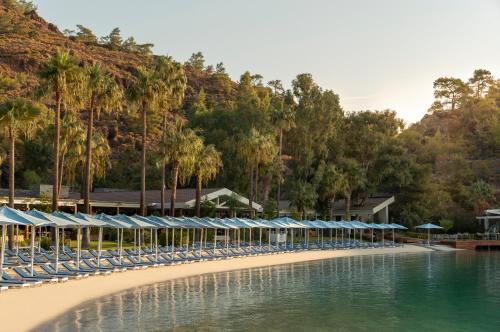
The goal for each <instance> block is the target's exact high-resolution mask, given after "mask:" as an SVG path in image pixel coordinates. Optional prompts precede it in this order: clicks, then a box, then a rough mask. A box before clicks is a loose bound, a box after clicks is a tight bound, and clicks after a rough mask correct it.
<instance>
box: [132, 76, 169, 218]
mask: <svg viewBox="0 0 500 332" xmlns="http://www.w3.org/2000/svg"><path fill="white" fill-rule="evenodd" d="M160 91H161V86H160V82H159V80H158V77H157V75H156V73H155V71H154V70H153V69H149V68H145V67H139V68H137V72H136V73H135V80H134V81H133V82H132V83H131V84H130V86H129V87H128V91H127V92H128V98H129V100H130V101H131V102H132V103H134V104H136V105H138V107H139V109H140V112H141V124H142V141H141V142H142V148H141V172H140V173H141V194H140V210H141V214H142V215H143V216H145V215H146V212H147V211H146V208H147V207H146V150H147V116H148V113H157V112H158V111H159V108H158V99H159V97H158V96H159V94H160Z"/></svg>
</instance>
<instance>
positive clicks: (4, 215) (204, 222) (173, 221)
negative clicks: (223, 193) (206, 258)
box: [0, 206, 407, 271]
mask: <svg viewBox="0 0 500 332" xmlns="http://www.w3.org/2000/svg"><path fill="white" fill-rule="evenodd" d="M0 225H2V242H1V248H2V254H1V256H0V271H1V270H2V268H3V263H4V251H5V238H6V226H8V225H18V226H19V225H21V226H26V227H31V228H32V231H31V260H32V261H31V269H32V270H33V265H34V261H33V260H34V256H35V234H36V227H54V228H55V229H56V232H55V243H57V244H59V232H60V230H61V229H62V230H63V232H62V236H64V229H76V231H77V256H78V258H77V265H78V264H79V257H80V251H81V243H80V237H81V236H80V234H81V230H82V229H83V228H86V227H96V228H98V230H99V234H98V248H97V249H98V250H97V251H98V254H100V253H101V245H102V231H103V228H114V229H116V230H117V234H118V236H117V238H118V239H117V241H118V244H119V246H120V248H121V247H122V245H123V230H124V229H133V230H134V235H135V230H138V231H139V234H140V231H141V230H143V231H144V230H145V229H148V230H151V235H152V236H151V241H152V240H153V231H154V234H155V236H154V237H155V242H156V243H157V241H158V233H157V230H158V229H165V230H166V231H167V235H166V236H167V237H168V230H169V229H180V230H181V232H182V230H183V229H187V230H188V231H189V230H190V229H193V230H197V229H201V230H203V229H205V230H206V229H213V230H219V229H222V230H225V231H226V232H229V230H240V229H253V228H258V229H260V230H262V229H269V230H271V229H274V230H277V229H280V230H282V229H285V230H288V229H316V230H320V229H321V230H325V229H330V230H333V229H335V230H342V234H343V230H345V229H348V230H364V229H371V230H372V232H373V230H382V232H384V230H392V232H393V237H394V230H398V229H399V230H404V229H407V228H406V227H404V226H402V225H398V224H375V223H363V222H361V221H349V222H346V221H323V220H314V221H309V220H302V221H296V220H294V219H292V218H289V217H281V218H276V219H273V220H264V219H244V218H224V219H222V218H197V217H158V216H148V217H143V216H138V215H135V216H127V215H106V214H98V215H92V216H91V215H87V214H83V213H76V214H68V213H64V212H52V213H46V212H41V211H38V210H35V209H33V210H29V211H25V212H23V211H20V210H16V209H12V208H9V207H7V206H3V207H0ZM359 233H360V238H361V231H360V232H359ZM269 234H270V233H269ZM173 236H174V232H172V243H173ZM269 236H270V235H269ZM292 236H293V232H292ZM181 237H182V236H181ZM138 238H139V247H140V238H141V237H140V236H139V237H138ZM372 238H373V237H372ZM134 242H135V241H134ZM269 242H271V239H270V238H269ZM292 242H293V238H292ZM63 243H64V239H63ZM156 247H157V245H156ZM172 248H173V246H172ZM55 250H56V253H55V257H56V268H57V265H58V262H57V259H58V257H59V245H56V246H55ZM98 262H99V259H98Z"/></svg>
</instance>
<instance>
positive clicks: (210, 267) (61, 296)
mask: <svg viewBox="0 0 500 332" xmlns="http://www.w3.org/2000/svg"><path fill="white" fill-rule="evenodd" d="M428 251H430V249H427V248H423V247H418V246H413V245H406V246H404V247H397V248H383V249H353V250H326V251H304V252H296V253H284V254H276V255H267V256H254V257H243V258H235V259H230V260H220V261H208V262H200V263H193V264H183V265H177V266H166V267H159V268H149V269H146V270H136V271H127V272H124V273H114V274H112V275H109V276H97V277H90V278H87V279H85V280H75V281H68V282H65V283H59V284H54V285H43V286H41V287H34V288H30V289H10V290H8V291H7V292H5V293H3V294H0V321H1V322H2V331H27V330H32V329H34V328H36V327H37V326H39V325H40V324H43V323H45V322H47V321H50V320H51V319H54V318H56V317H57V316H59V315H61V314H63V313H64V312H66V311H68V310H70V309H71V308H73V307H75V306H78V305H80V304H81V303H83V302H86V301H89V300H92V299H96V298H99V297H102V296H105V295H109V294H113V293H117V292H120V291H124V290H127V289H130V288H134V287H138V286H144V285H148V284H153V283H157V282H162V281H166V280H172V279H176V278H184V277H190V276H194V275H199V274H204V273H217V272H224V271H230V270H237V269H246V268H254V267H262V266H271V265H279V264H290V263H297V262H303V261H312V260H320V259H328V258H335V257H347V256H357V255H377V254H393V253H421V252H428Z"/></svg>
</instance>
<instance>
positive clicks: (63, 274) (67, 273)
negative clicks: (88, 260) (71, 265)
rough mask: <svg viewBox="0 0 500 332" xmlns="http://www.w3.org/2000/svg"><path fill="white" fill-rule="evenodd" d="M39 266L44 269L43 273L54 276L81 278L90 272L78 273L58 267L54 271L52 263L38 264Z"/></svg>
mask: <svg viewBox="0 0 500 332" xmlns="http://www.w3.org/2000/svg"><path fill="white" fill-rule="evenodd" d="M40 268H41V269H42V270H43V271H45V273H47V274H49V275H53V276H56V277H68V278H70V279H81V278H87V277H88V276H89V275H90V274H88V273H78V272H70V271H67V270H61V269H59V270H58V271H57V272H56V269H55V268H54V267H53V266H52V265H40Z"/></svg>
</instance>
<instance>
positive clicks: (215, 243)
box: [214, 228, 217, 256]
mask: <svg viewBox="0 0 500 332" xmlns="http://www.w3.org/2000/svg"><path fill="white" fill-rule="evenodd" d="M216 237H217V228H214V256H215V247H216V246H217V238H216Z"/></svg>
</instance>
